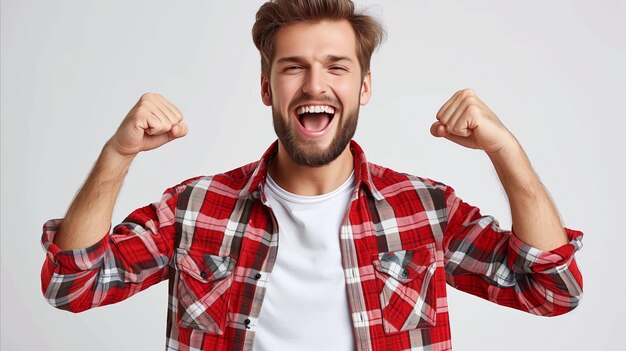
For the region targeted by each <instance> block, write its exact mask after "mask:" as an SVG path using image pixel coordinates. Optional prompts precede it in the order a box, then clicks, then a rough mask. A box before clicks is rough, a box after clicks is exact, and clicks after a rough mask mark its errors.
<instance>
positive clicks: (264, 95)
mask: <svg viewBox="0 0 626 351" xmlns="http://www.w3.org/2000/svg"><path fill="white" fill-rule="evenodd" d="M261 100H262V101H263V103H264V104H265V106H272V87H271V86H270V82H269V80H267V78H265V75H263V74H261Z"/></svg>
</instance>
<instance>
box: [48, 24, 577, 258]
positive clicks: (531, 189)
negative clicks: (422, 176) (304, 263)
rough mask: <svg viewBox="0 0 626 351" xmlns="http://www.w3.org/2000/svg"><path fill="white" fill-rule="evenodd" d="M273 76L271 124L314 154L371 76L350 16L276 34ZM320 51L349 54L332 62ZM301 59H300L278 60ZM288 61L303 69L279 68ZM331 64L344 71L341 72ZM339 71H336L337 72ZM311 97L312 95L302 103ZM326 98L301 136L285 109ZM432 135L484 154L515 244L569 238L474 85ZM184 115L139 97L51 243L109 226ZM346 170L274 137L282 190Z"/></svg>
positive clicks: (91, 238) (365, 96)
mask: <svg viewBox="0 0 626 351" xmlns="http://www.w3.org/2000/svg"><path fill="white" fill-rule="evenodd" d="M276 40H277V41H276V54H275V59H274V62H273V64H272V68H271V73H270V77H265V76H261V98H262V100H263V103H265V104H266V105H268V106H271V107H272V112H273V113H272V114H273V117H274V119H275V120H274V122H275V124H276V123H282V124H283V125H284V126H285V127H286V128H287V129H288V130H291V131H293V135H294V142H295V146H296V147H297V148H299V149H300V150H301V151H302V152H305V153H307V154H308V155H311V156H319V155H320V154H323V153H324V152H325V151H327V150H328V148H329V147H330V145H332V143H333V140H336V137H337V135H338V132H339V130H340V128H345V126H347V125H350V123H348V122H349V121H350V120H352V119H356V118H357V117H358V108H359V105H365V104H367V103H368V101H369V99H370V97H371V72H369V71H368V72H367V73H366V74H365V75H364V78H363V79H362V80H361V74H360V67H359V65H358V60H357V58H356V42H355V37H354V33H353V32H352V29H351V28H350V27H349V24H348V23H347V22H345V21H344V22H341V21H340V22H328V21H322V22H318V23H300V24H296V25H291V26H288V27H285V28H282V29H281V30H280V31H279V32H278V34H277V38H276ZM327 55H335V56H342V57H346V58H348V59H349V60H342V61H337V62H331V61H328V60H327V59H326V57H327ZM293 56H297V57H299V59H298V62H297V64H294V62H282V61H280V60H281V58H284V57H293ZM289 65H292V66H299V67H300V68H298V69H294V70H289V71H286V70H285V68H286V67H287V66H289ZM337 66H341V67H343V68H342V69H341V70H339V69H338V68H337ZM336 71H339V73H337V72H336ZM309 99H310V100H309ZM319 99H322V101H327V102H332V104H333V105H334V106H335V107H337V110H336V115H335V117H334V121H333V123H335V124H334V125H332V128H331V129H330V130H329V131H328V133H326V134H325V135H323V136H320V137H315V138H311V137H306V136H305V135H303V134H298V132H297V130H296V128H295V125H294V119H293V117H292V115H291V113H292V108H293V107H294V106H295V104H298V103H301V102H306V101H311V100H313V101H318V100H319ZM430 131H431V134H432V135H433V136H435V137H440V138H445V139H448V140H450V141H452V142H454V143H456V144H459V145H461V146H464V147H467V148H472V149H480V150H483V151H484V152H485V153H486V154H487V155H488V157H489V158H490V160H491V161H492V163H493V165H494V167H495V169H496V171H497V173H498V177H499V178H500V181H501V182H502V185H503V187H504V189H505V191H506V193H507V195H508V198H509V203H510V207H511V213H512V218H513V230H514V232H515V235H516V236H517V237H519V238H520V239H521V240H522V241H524V242H526V243H527V244H530V245H532V246H535V247H537V248H539V249H542V250H551V249H553V248H556V247H558V246H561V245H563V244H565V243H567V237H566V234H565V231H564V229H563V226H562V224H561V221H560V218H559V215H558V213H557V210H556V207H555V205H554V203H553V202H552V200H551V199H550V197H549V195H548V194H547V192H546V190H545V189H544V187H543V185H542V184H541V182H540V180H539V178H538V177H537V175H536V174H535V172H534V171H533V169H532V167H531V165H530V161H529V160H528V157H527V156H526V154H525V152H524V150H523V149H522V147H521V145H520V144H519V143H518V142H517V140H516V139H515V137H514V136H513V135H512V134H511V133H510V132H509V131H508V130H507V129H506V127H504V125H503V124H502V122H501V121H500V119H499V118H498V117H497V116H496V114H495V113H493V111H491V110H490V109H489V108H488V107H487V105H486V104H485V103H484V102H482V101H481V100H480V99H479V98H478V96H477V95H476V93H475V92H474V91H472V90H471V89H463V90H459V91H458V92H456V93H455V94H454V95H453V96H452V97H451V98H450V99H449V100H448V101H447V102H446V103H445V104H444V105H443V106H442V107H441V109H440V110H439V112H438V113H437V115H436V121H435V122H434V123H433V125H432V126H431V129H430ZM187 132H188V129H187V126H186V125H185V123H184V122H183V115H182V113H181V112H180V111H179V110H178V108H176V106H174V105H173V104H172V103H170V102H169V101H167V100H166V99H165V98H164V97H162V96H160V95H159V94H149V93H148V94H144V95H142V97H141V98H140V99H139V101H138V102H137V104H136V105H135V106H134V107H133V108H132V109H131V111H130V112H129V113H128V115H127V116H126V118H125V119H124V120H123V121H122V123H121V125H120V127H119V128H118V130H117V131H116V133H115V134H114V135H113V136H112V137H111V138H110V139H109V140H108V141H107V143H106V144H105V145H104V147H103V148H102V152H101V154H100V156H99V157H98V160H97V161H96V164H95V165H94V168H93V169H92V171H91V173H90V175H89V176H88V178H87V180H86V181H85V184H84V185H83V186H82V188H81V189H80V191H79V193H78V194H77V196H76V198H75V199H74V201H73V202H72V204H71V206H70V208H69V209H68V211H67V214H66V216H65V218H64V221H63V222H62V224H61V226H60V228H59V230H58V232H57V235H56V236H55V243H56V244H57V245H58V246H59V247H60V248H61V249H64V250H69V249H82V248H85V247H88V246H90V245H93V244H95V243H96V242H98V241H99V240H101V239H102V238H103V237H104V236H105V235H107V233H108V231H109V230H110V224H111V217H112V213H113V206H114V205H115V201H116V199H117V196H118V193H119V190H120V187H121V184H122V182H123V180H124V177H125V175H126V173H127V172H128V169H129V167H130V164H131V163H132V161H133V160H134V158H135V157H136V156H137V154H139V153H140V152H143V151H148V150H152V149H155V148H158V147H161V146H162V145H164V144H166V143H168V142H171V141H172V140H175V139H177V138H180V137H183V136H185V135H186V134H187ZM352 169H353V160H352V154H351V153H350V150H349V148H348V146H347V145H346V147H344V148H343V150H340V153H339V154H338V156H337V157H336V158H335V159H334V160H333V161H331V162H329V163H328V164H326V165H324V166H319V167H309V166H304V165H301V164H298V163H297V162H294V160H292V159H291V158H290V156H289V153H288V152H287V151H286V149H285V146H284V145H283V144H282V143H281V142H280V139H279V147H278V154H277V156H276V157H275V159H274V160H273V161H272V163H271V164H270V167H269V172H270V175H271V176H272V177H273V178H274V179H275V180H276V182H277V183H278V184H279V185H280V186H281V187H283V188H284V189H286V190H287V191H290V192H293V193H296V194H301V195H318V194H324V193H327V192H329V191H332V190H333V189H335V188H337V187H338V186H339V185H341V184H342V183H343V182H344V181H345V180H346V179H347V178H348V176H349V175H350V173H351V172H352Z"/></svg>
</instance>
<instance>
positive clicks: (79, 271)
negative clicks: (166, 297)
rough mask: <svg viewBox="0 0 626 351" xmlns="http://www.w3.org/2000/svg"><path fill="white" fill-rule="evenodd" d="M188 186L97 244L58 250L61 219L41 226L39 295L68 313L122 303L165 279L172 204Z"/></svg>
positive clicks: (128, 220) (169, 194) (172, 233)
mask: <svg viewBox="0 0 626 351" xmlns="http://www.w3.org/2000/svg"><path fill="white" fill-rule="evenodd" d="M190 181H191V180H188V181H185V182H183V183H181V184H178V185H177V186H175V187H172V188H169V189H167V190H166V191H165V192H163V195H162V197H161V200H160V201H159V202H155V203H151V204H149V205H147V206H144V207H141V208H138V209H136V210H134V211H133V212H132V213H131V214H129V215H128V216H127V217H126V218H125V219H124V221H122V223H120V224H118V225H116V226H115V227H114V228H113V229H112V230H111V226H109V231H108V233H107V235H105V236H104V237H103V238H102V239H101V240H100V241H98V242H97V243H95V244H93V245H91V246H89V247H86V248H84V249H79V250H61V248H59V247H58V246H57V245H56V244H55V243H54V237H55V235H56V233H57V230H58V228H59V225H60V224H61V223H62V221H63V219H51V220H48V221H46V222H45V224H44V225H43V234H42V237H41V245H42V247H43V249H44V251H45V253H46V258H45V260H44V263H43V266H42V270H41V289H42V292H43V294H44V297H45V298H46V300H47V301H48V303H50V304H51V305H52V306H54V307H57V308H59V309H63V310H68V311H71V312H81V311H84V310H87V309H90V308H93V307H97V306H102V305H107V304H112V303H116V302H119V301H121V300H124V299H126V298H128V297H130V296H132V295H134V294H136V293H137V292H140V291H142V290H145V289H146V288H148V287H150V286H152V285H154V284H156V283H158V282H160V281H162V280H164V279H166V278H167V277H168V275H169V262H170V260H171V257H172V256H173V245H174V236H175V223H176V204H177V201H178V196H179V194H180V193H181V192H182V191H183V190H184V189H185V188H186V185H187V183H189V182H190Z"/></svg>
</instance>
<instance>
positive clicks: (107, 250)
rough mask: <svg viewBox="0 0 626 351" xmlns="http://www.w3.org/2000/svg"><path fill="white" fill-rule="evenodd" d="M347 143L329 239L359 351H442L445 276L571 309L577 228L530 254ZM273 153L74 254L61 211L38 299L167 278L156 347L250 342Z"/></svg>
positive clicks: (509, 301) (79, 303)
mask: <svg viewBox="0 0 626 351" xmlns="http://www.w3.org/2000/svg"><path fill="white" fill-rule="evenodd" d="M350 145H351V150H352V152H353V154H354V156H355V157H354V167H355V177H356V187H355V190H354V193H353V195H352V198H351V203H350V206H349V209H348V212H347V213H346V216H345V218H344V221H343V224H342V225H341V228H340V231H339V233H338V235H339V238H340V246H341V253H342V265H343V268H344V272H345V283H346V289H347V292H348V298H349V305H350V309H351V319H352V324H353V330H354V335H355V342H356V345H355V348H356V349H357V350H431V351H435V350H450V349H451V341H450V328H449V320H448V307H447V300H446V283H447V284H449V285H451V286H453V287H455V288H457V289H460V290H462V291H466V292H468V293H470V294H474V295H476V296H479V297H481V298H484V299H487V300H489V301H493V302H495V303H498V304H500V305H504V306H509V307H512V308H516V309H519V310H522V311H525V312H529V313H533V314H537V315H543V316H555V315H559V314H562V313H566V312H568V311H570V310H572V309H574V308H575V307H576V306H577V305H578V302H579V301H580V298H581V297H582V276H581V274H580V272H579V270H578V268H577V265H576V261H575V259H574V253H575V252H576V251H577V250H579V249H580V248H581V247H582V244H581V239H582V233H581V232H579V231H574V230H570V229H567V228H566V232H567V234H568V236H569V240H570V241H569V243H568V244H566V245H563V246H561V247H559V248H556V249H554V250H552V251H549V252H546V251H541V250H538V249H537V248H534V247H531V246H529V245H527V244H525V243H523V242H522V241H520V240H519V239H518V238H517V237H516V236H515V235H514V233H512V232H510V231H505V230H502V229H500V228H499V227H498V223H497V221H496V220H495V219H494V218H492V217H490V216H483V215H481V214H480V212H479V209H478V208H476V207H473V206H471V205H469V204H467V203H465V202H463V201H462V200H461V199H459V198H458V197H457V196H456V195H455V193H454V190H453V189H452V188H451V187H449V186H446V185H444V184H442V183H439V182H436V181H433V180H430V179H426V178H420V177H416V176H411V175H407V174H402V173H397V172H394V171H392V170H389V169H387V168H384V167H381V166H377V165H374V164H371V163H368V162H367V161H366V159H365V156H364V154H363V151H362V149H361V148H360V147H359V145H358V144H357V143H356V142H354V141H352V142H351V144H350ZM276 150H277V143H276V142H275V143H274V144H272V146H271V147H270V148H269V149H268V150H267V151H266V152H265V154H264V155H263V157H262V158H261V160H260V161H258V162H254V163H251V164H248V165H245V166H243V167H241V168H238V169H235V170H232V171H229V172H226V173H224V174H218V175H214V176H208V177H195V178H191V179H189V180H186V181H184V182H182V183H180V184H179V185H176V186H174V187H172V188H169V189H167V190H166V191H165V192H164V193H163V196H162V198H161V200H160V201H159V202H155V203H152V204H150V205H147V206H145V207H142V208H139V209H137V210H135V211H133V212H132V213H131V214H130V215H129V216H128V217H127V218H126V219H125V220H124V221H123V222H122V223H120V224H119V225H117V226H115V227H114V228H113V230H112V231H111V232H110V234H109V235H107V236H105V237H104V238H103V239H102V240H101V241H100V242H98V243H96V244H95V245H93V246H91V247H88V248H86V249H83V250H67V251H61V250H60V249H59V247H58V246H56V245H55V244H54V243H53V240H54V235H55V233H56V230H57V227H58V225H59V223H60V222H61V219H53V220H49V221H47V222H46V223H45V224H44V228H43V235H42V245H43V248H44V249H45V251H46V255H47V257H46V259H45V262H44V264H43V268H42V272H41V279H42V291H43V294H44V296H45V298H46V299H47V301H48V302H49V303H50V304H51V305H53V306H55V307H57V308H60V309H64V310H68V311H71V312H80V311H84V310H86V309H89V308H93V307H96V306H103V305H107V304H111V303H116V302H119V301H121V300H124V299H126V298H128V297H130V296H132V295H133V294H135V293H138V292H140V291H142V290H144V289H146V288H148V287H150V286H151V285H153V284H156V283H158V282H160V281H162V280H166V279H167V280H168V281H169V310H168V311H169V312H168V321H167V339H166V344H167V346H166V348H167V350H252V345H253V341H254V336H255V330H256V329H257V328H256V327H257V319H258V316H259V312H260V310H261V308H262V303H263V296H264V295H265V291H266V290H265V289H266V286H267V284H268V281H269V280H271V272H272V267H273V265H274V262H275V259H276V254H277V250H278V227H277V222H276V219H275V218H274V215H273V213H272V211H271V209H270V208H269V206H268V202H267V199H266V198H265V195H264V193H263V188H264V185H265V177H266V172H267V165H268V162H269V161H270V160H271V158H272V157H273V156H274V155H275V153H276ZM303 318H306V316H303Z"/></svg>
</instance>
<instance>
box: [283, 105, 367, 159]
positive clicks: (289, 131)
mask: <svg viewBox="0 0 626 351" xmlns="http://www.w3.org/2000/svg"><path fill="white" fill-rule="evenodd" d="M356 106H357V107H356V109H355V110H354V111H352V112H350V113H349V114H348V115H345V116H344V115H342V116H341V121H338V122H341V124H340V125H339V126H338V127H337V132H336V134H335V136H334V137H333V140H332V141H331V142H330V145H329V146H328V147H327V148H326V149H322V148H320V147H319V146H318V145H317V143H316V142H315V141H314V140H304V141H298V140H297V139H296V136H295V135H294V129H295V126H294V127H290V125H291V124H293V123H298V122H294V121H293V118H291V116H289V118H284V116H283V115H282V114H281V113H280V111H277V110H276V109H274V107H272V120H273V122H274V131H275V132H276V135H277V136H278V140H280V142H281V143H282V145H283V146H284V147H285V151H287V154H288V155H289V157H290V158H291V160H292V161H293V162H294V163H295V164H297V165H300V166H305V167H322V166H325V165H327V164H329V163H331V162H332V161H334V160H335V159H336V158H337V157H339V155H341V153H342V152H343V151H344V150H345V149H346V146H347V145H348V143H349V142H350V140H352V137H353V136H354V133H355V132H356V126H357V122H358V118H359V108H360V107H359V104H358V103H357V104H356ZM290 111H291V110H290ZM343 112H345V111H343ZM333 118H337V116H335V117H333ZM288 121H291V122H292V123H289V122H288ZM331 123H332V121H331Z"/></svg>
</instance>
